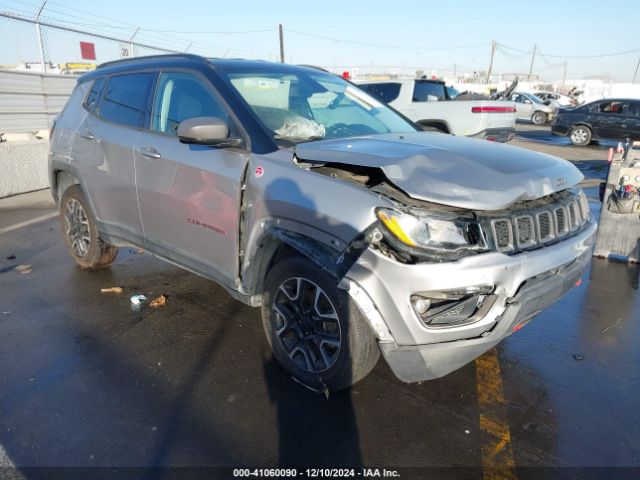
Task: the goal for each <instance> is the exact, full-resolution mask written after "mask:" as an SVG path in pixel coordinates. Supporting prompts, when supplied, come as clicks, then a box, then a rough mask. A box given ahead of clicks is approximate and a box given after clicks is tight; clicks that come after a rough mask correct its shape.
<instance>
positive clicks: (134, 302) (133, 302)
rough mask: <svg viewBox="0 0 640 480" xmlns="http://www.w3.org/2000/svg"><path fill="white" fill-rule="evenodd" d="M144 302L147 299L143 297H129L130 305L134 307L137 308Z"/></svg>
mask: <svg viewBox="0 0 640 480" xmlns="http://www.w3.org/2000/svg"><path fill="white" fill-rule="evenodd" d="M146 301H147V297H146V296H145V295H133V296H132V297H131V305H135V306H136V307H139V306H140V305H142V304H143V303H144V302H146Z"/></svg>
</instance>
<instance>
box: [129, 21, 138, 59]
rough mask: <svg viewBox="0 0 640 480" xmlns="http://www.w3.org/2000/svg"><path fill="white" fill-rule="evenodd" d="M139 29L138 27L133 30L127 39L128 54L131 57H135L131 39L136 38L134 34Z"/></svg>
mask: <svg viewBox="0 0 640 480" xmlns="http://www.w3.org/2000/svg"><path fill="white" fill-rule="evenodd" d="M139 31H140V27H138V28H136V31H135V32H133V35H131V38H130V39H129V50H131V51H130V52H129V56H130V57H131V58H133V57H135V55H134V53H133V39H134V38H136V35H137V34H138V32H139Z"/></svg>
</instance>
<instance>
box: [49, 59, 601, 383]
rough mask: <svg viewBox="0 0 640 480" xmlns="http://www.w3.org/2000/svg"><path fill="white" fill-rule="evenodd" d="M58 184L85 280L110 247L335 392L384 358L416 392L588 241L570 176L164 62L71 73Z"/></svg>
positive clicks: (67, 231)
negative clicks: (245, 319) (146, 260)
mask: <svg viewBox="0 0 640 480" xmlns="http://www.w3.org/2000/svg"><path fill="white" fill-rule="evenodd" d="M49 165H50V166H49V171H50V176H51V186H52V191H53V194H54V196H55V198H56V200H57V201H58V203H59V205H60V218H61V225H62V230H63V235H64V240H65V243H66V246H67V248H68V250H69V253H70V254H71V256H72V257H73V259H74V260H75V261H76V262H77V263H78V265H79V266H80V267H81V268H85V269H94V268H100V267H106V266H107V265H109V264H110V263H112V262H113V261H114V260H115V258H116V253H117V248H118V247H120V246H125V245H135V246H139V247H144V248H145V249H147V250H148V251H149V252H151V253H153V254H154V255H155V256H157V257H159V258H162V259H165V260H167V261H169V262H171V263H174V264H177V265H180V266H182V267H184V268H186V269H188V270H190V271H192V272H195V273H197V274H200V275H203V276H205V277H207V278H210V279H212V280H215V281H216V282H218V283H220V284H221V285H222V286H224V287H225V288H226V289H227V291H228V292H229V293H230V294H231V295H232V296H233V297H235V298H237V299H238V300H240V301H243V302H245V303H246V304H248V305H252V306H255V307H260V308H261V312H262V321H263V324H264V329H265V332H266V335H267V338H268V340H269V343H270V345H271V347H272V349H273V352H274V355H275V357H276V358H277V359H278V360H279V361H280V363H281V364H282V365H283V367H284V368H285V369H286V370H287V371H288V372H289V373H290V374H291V375H293V376H294V377H295V378H297V379H298V380H300V381H301V382H303V383H305V384H307V385H309V386H312V387H321V388H325V387H326V388H328V389H332V390H336V389H341V388H345V387H348V386H349V385H352V384H353V383H354V382H357V381H358V380H359V379H361V378H362V377H364V376H365V375H366V374H367V373H368V372H369V371H370V370H371V369H372V368H373V367H374V366H375V364H376V362H377V360H378V357H379V353H380V352H382V354H383V356H384V357H385V359H386V361H387V362H388V363H389V365H390V366H391V368H392V369H393V371H394V372H395V374H396V375H397V376H398V377H399V378H400V379H402V380H404V381H407V382H415V381H420V380H425V379H432V378H437V377H441V376H443V375H446V374H447V373H449V372H451V371H453V370H455V369H457V368H459V367H461V366H463V365H464V364H466V363H468V362H469V361H471V360H473V359H474V358H475V357H477V356H478V355H480V354H482V353H483V352H485V351H486V350H488V349H490V348H491V347H493V346H494V345H496V344H497V343H498V342H499V341H500V340H502V339H503V338H504V337H505V336H506V335H509V334H510V333H511V332H514V331H516V330H517V329H519V328H520V327H521V326H522V325H523V324H524V323H525V322H527V321H528V320H529V319H531V318H532V317H533V316H535V315H536V314H537V313H539V312H540V311H541V310H542V309H543V308H545V307H547V306H548V305H549V304H551V303H552V302H554V301H555V300H556V299H557V298H559V297H560V296H561V295H562V294H564V293H565V292H566V291H567V290H568V289H569V288H570V287H571V286H573V285H574V284H575V283H576V281H577V280H578V279H579V278H580V276H581V275H582V272H583V270H584V269H585V266H586V265H587V263H588V261H589V258H590V256H591V249H592V243H593V236H594V232H595V225H594V223H593V222H592V221H591V219H590V216H589V209H588V205H587V201H586V199H585V196H584V194H583V193H582V191H581V189H580V187H579V186H578V183H579V182H580V180H581V179H582V176H581V174H580V173H579V172H578V170H577V169H576V168H575V167H573V166H572V165H571V164H570V163H568V162H566V161H564V160H561V159H557V158H554V157H551V156H548V155H542V154H539V153H534V152H531V151H526V150H522V149H519V148H515V147H509V146H506V145H500V144H494V143H490V142H485V141H481V140H474V139H468V138H458V137H452V136H449V135H442V134H438V133H430V132H423V131H419V128H418V127H417V125H415V124H413V123H411V122H410V121H408V120H407V119H405V118H403V117H402V116H400V115H399V114H396V113H395V112H394V111H392V110H391V109H389V108H387V107H385V106H384V105H383V104H381V103H380V102H379V101H378V100H376V99H374V98H373V97H371V96H369V95H368V94H366V93H365V92H363V91H361V90H359V89H358V88H357V87H355V86H354V85H352V84H350V83H349V82H346V81H345V80H343V79H341V78H340V77H338V76H335V75H332V74H330V73H327V72H324V71H320V70H318V69H314V68H306V67H297V66H290V65H283V64H279V63H278V64H276V63H267V62H261V61H244V60H209V59H205V58H201V57H197V56H193V55H186V54H185V55H169V56H158V57H146V58H139V59H131V60H123V61H118V62H113V63H109V64H104V65H102V66H100V67H99V68H97V69H96V70H95V71H94V72H91V73H88V74H86V75H84V76H82V77H81V78H80V79H79V80H78V85H77V87H76V88H75V90H74V92H73V94H72V95H71V97H70V98H69V100H68V102H67V105H66V106H65V108H64V110H63V111H62V113H61V114H60V115H59V117H58V118H57V121H56V123H55V128H54V131H53V136H52V139H51V153H50V157H49Z"/></svg>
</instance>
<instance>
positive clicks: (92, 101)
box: [82, 77, 105, 113]
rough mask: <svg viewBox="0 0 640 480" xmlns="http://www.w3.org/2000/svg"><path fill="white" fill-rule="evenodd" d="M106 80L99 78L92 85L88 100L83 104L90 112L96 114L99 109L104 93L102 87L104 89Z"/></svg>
mask: <svg viewBox="0 0 640 480" xmlns="http://www.w3.org/2000/svg"><path fill="white" fill-rule="evenodd" d="M104 83H105V79H104V77H103V78H98V79H97V80H95V81H94V82H93V85H91V90H89V93H88V94H87V98H85V100H84V103H83V104H82V105H83V106H84V108H85V110H87V111H88V112H91V113H95V111H96V108H97V107H98V101H99V100H100V94H101V93H102V87H104Z"/></svg>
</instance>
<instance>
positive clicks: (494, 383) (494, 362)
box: [476, 348, 517, 480]
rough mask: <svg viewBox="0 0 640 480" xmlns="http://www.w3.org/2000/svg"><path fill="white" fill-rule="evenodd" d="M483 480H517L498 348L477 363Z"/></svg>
mask: <svg viewBox="0 0 640 480" xmlns="http://www.w3.org/2000/svg"><path fill="white" fill-rule="evenodd" d="M476 383H477V388H478V403H479V406H480V441H481V451H482V470H483V474H484V480H516V478H517V477H516V473H515V467H516V464H515V460H514V458H513V450H512V449H511V432H510V431H509V422H508V419H507V409H506V405H505V400H504V392H503V390H502V378H501V377H500V364H499V363H498V353H497V352H496V349H495V348H492V349H491V350H490V351H488V352H487V353H485V354H484V355H483V356H481V357H479V358H477V359H476Z"/></svg>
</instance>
